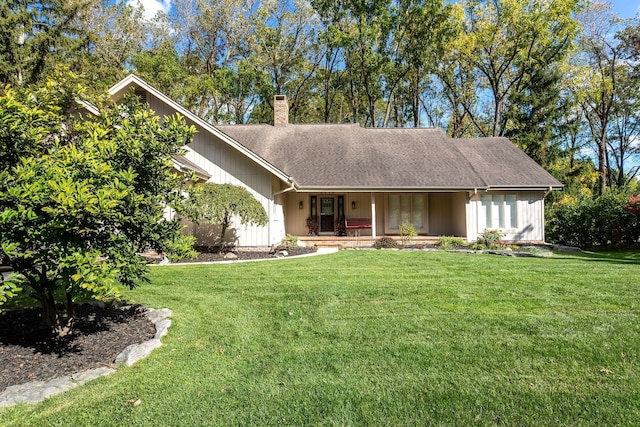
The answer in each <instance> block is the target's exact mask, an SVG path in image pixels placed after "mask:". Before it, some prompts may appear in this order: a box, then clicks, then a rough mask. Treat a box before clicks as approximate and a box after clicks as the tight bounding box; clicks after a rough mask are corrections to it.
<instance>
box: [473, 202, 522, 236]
mask: <svg viewBox="0 0 640 427" xmlns="http://www.w3.org/2000/svg"><path fill="white" fill-rule="evenodd" d="M478 214H479V215H478V225H479V226H480V227H479V228H480V229H483V228H484V229H509V228H516V196H515V195H514V194H507V195H502V194H493V195H488V194H485V195H483V196H481V197H480V211H479V212H478Z"/></svg>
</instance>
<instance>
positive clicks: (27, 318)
mask: <svg viewBox="0 0 640 427" xmlns="http://www.w3.org/2000/svg"><path fill="white" fill-rule="evenodd" d="M143 311H144V310H143V309H142V307H140V306H131V307H128V308H121V309H117V308H101V307H99V306H95V305H90V304H82V305H80V306H78V307H76V313H77V318H76V321H75V324H74V328H73V333H72V334H71V335H70V336H67V337H65V338H62V339H57V340H52V339H50V337H49V335H48V334H47V331H45V330H43V329H42V328H41V325H40V318H39V317H40V312H41V310H40V308H21V309H8V310H4V311H2V313H0V392H2V391H3V390H4V389H5V388H7V387H9V386H12V385H18V384H23V383H27V382H30V381H35V380H49V379H53V378H56V377H60V376H63V375H69V374H73V373H76V372H82V371H86V370H89V369H94V368H98V367H101V366H110V365H111V364H112V363H113V362H114V360H115V358H116V356H117V355H118V354H120V353H121V352H122V350H124V349H125V348H126V347H127V346H129V345H131V344H137V343H141V342H143V341H147V340H149V339H151V338H153V337H154V335H155V332H156V331H155V326H154V325H153V323H152V322H151V321H150V320H149V319H147V318H146V317H145V316H144V314H143Z"/></svg>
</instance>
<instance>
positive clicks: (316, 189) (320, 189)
mask: <svg viewBox="0 0 640 427" xmlns="http://www.w3.org/2000/svg"><path fill="white" fill-rule="evenodd" d="M562 188H563V186H562V185H551V186H549V185H547V186H545V185H529V186H527V185H496V186H478V187H350V186H304V187H302V186H296V187H295V191H296V192H297V193H338V192H343V193H467V192H473V193H478V192H481V191H550V190H561V189H562Z"/></svg>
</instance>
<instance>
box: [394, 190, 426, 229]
mask: <svg viewBox="0 0 640 427" xmlns="http://www.w3.org/2000/svg"><path fill="white" fill-rule="evenodd" d="M425 197H426V196H425V195H424V194H390V195H389V199H388V200H389V207H388V210H389V229H390V230H398V229H400V225H402V224H403V223H405V222H410V223H411V224H413V226H414V227H415V228H416V230H423V229H424V228H426V227H425V218H424V217H425V212H426V210H425Z"/></svg>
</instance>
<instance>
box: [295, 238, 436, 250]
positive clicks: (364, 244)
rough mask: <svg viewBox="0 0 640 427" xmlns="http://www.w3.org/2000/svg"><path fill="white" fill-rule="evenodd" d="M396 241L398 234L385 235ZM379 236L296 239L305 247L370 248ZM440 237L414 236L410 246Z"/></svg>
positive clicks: (428, 242)
mask: <svg viewBox="0 0 640 427" xmlns="http://www.w3.org/2000/svg"><path fill="white" fill-rule="evenodd" d="M386 237H387V238H391V239H393V240H395V241H396V242H398V245H399V246H401V245H402V240H401V238H400V236H386ZM379 238H380V237H371V236H359V235H351V236H298V241H299V242H301V243H303V244H304V245H305V246H306V247H313V246H314V245H315V246H316V247H318V248H339V249H358V248H360V249H365V248H372V247H373V244H374V243H375V241H376V240H378V239H379ZM439 238H440V237H438V236H415V237H413V238H412V239H411V243H410V245H412V246H420V245H425V246H432V245H434V244H435V243H436V242H437V241H438V239H439Z"/></svg>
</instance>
